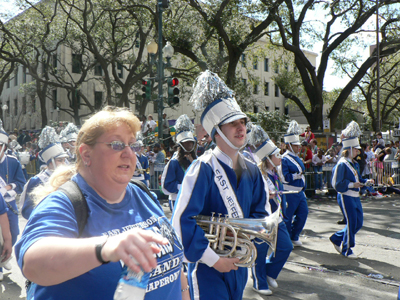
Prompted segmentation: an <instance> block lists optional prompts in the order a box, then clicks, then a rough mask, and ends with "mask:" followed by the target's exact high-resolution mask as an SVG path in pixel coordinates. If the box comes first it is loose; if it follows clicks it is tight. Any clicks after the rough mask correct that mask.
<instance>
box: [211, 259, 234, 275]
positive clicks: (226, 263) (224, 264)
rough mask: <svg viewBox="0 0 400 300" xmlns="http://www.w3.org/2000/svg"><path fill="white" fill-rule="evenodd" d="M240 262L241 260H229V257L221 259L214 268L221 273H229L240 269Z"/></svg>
mask: <svg viewBox="0 0 400 300" xmlns="http://www.w3.org/2000/svg"><path fill="white" fill-rule="evenodd" d="M239 261H240V259H239V258H227V257H220V258H219V259H218V261H217V262H216V263H215V264H214V265H213V268H214V269H215V270H217V271H218V272H221V273H227V272H230V271H232V270H237V269H239V267H238V266H237V265H235V264H237V263H238V262H239Z"/></svg>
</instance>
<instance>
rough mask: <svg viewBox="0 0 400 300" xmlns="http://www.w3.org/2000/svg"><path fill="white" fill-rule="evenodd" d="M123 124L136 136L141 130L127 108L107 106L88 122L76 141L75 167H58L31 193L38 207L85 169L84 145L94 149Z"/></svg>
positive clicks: (137, 121) (135, 118) (136, 119)
mask: <svg viewBox="0 0 400 300" xmlns="http://www.w3.org/2000/svg"><path fill="white" fill-rule="evenodd" d="M122 124H125V125H127V126H128V127H129V128H130V129H131V131H132V133H133V134H134V135H136V132H138V131H139V130H140V121H139V120H138V118H137V117H136V116H135V115H134V114H133V113H132V112H131V111H130V110H129V109H127V108H119V107H118V108H117V107H111V106H107V107H105V108H104V109H103V110H101V111H99V112H97V113H96V114H94V115H93V116H92V117H90V118H89V119H88V120H86V121H85V123H84V124H83V126H82V128H81V129H80V130H79V132H78V137H77V139H76V145H75V153H76V163H75V165H72V166H60V167H57V168H56V170H55V171H54V173H53V174H52V175H51V176H50V179H49V181H48V182H46V183H45V184H44V185H39V186H38V187H36V188H35V189H34V190H33V191H32V193H30V196H31V198H32V200H33V202H34V203H35V204H36V205H37V204H38V203H39V202H40V201H42V200H43V199H44V198H45V197H46V196H48V195H49V194H50V193H52V192H54V191H56V190H57V189H58V188H59V187H60V186H61V185H63V184H64V183H65V182H67V181H68V180H70V179H71V178H72V176H74V175H75V174H76V173H78V172H79V170H80V169H81V168H84V164H83V160H82V157H81V154H80V153H79V148H80V146H81V145H82V144H86V145H88V146H90V147H92V146H94V145H95V144H96V141H97V139H98V138H99V137H100V136H101V135H103V134H104V133H106V132H108V131H110V130H113V129H115V128H117V127H119V126H121V125H122Z"/></svg>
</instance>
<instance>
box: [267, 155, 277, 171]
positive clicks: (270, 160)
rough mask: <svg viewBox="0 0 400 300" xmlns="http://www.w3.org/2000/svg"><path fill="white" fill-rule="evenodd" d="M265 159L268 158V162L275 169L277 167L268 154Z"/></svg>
mask: <svg viewBox="0 0 400 300" xmlns="http://www.w3.org/2000/svg"><path fill="white" fill-rule="evenodd" d="M267 159H268V161H269V162H270V164H271V165H273V166H274V168H275V169H277V168H276V166H275V164H274V163H273V162H272V159H270V158H269V156H267Z"/></svg>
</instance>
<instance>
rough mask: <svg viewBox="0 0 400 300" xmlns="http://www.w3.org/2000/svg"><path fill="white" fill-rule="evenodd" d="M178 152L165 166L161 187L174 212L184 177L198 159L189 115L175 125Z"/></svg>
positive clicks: (178, 120)
mask: <svg viewBox="0 0 400 300" xmlns="http://www.w3.org/2000/svg"><path fill="white" fill-rule="evenodd" d="M175 130H176V132H177V134H176V135H175V139H176V143H177V144H178V150H177V151H176V152H175V153H176V154H174V155H173V157H172V158H171V159H170V161H169V162H168V164H167V165H166V166H165V168H164V171H163V173H162V176H161V187H162V191H163V193H164V194H165V195H169V196H168V199H169V208H170V209H171V211H173V209H174V206H175V200H176V197H177V195H178V192H179V190H180V188H181V185H182V181H183V176H184V175H185V172H186V170H187V169H188V168H189V166H190V164H191V163H192V162H193V160H195V159H196V158H197V155H196V150H197V149H196V144H197V143H196V140H195V139H194V137H193V131H194V125H193V123H192V121H191V120H190V119H189V117H188V116H187V115H181V116H180V117H179V118H178V119H177V120H176V123H175Z"/></svg>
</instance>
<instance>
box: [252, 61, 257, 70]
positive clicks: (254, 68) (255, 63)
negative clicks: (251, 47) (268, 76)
mask: <svg viewBox="0 0 400 300" xmlns="http://www.w3.org/2000/svg"><path fill="white" fill-rule="evenodd" d="M253 70H258V61H257V59H256V60H254V61H253Z"/></svg>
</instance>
